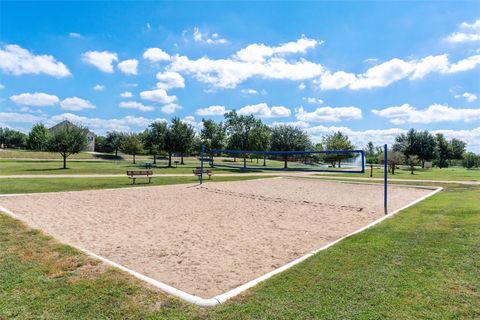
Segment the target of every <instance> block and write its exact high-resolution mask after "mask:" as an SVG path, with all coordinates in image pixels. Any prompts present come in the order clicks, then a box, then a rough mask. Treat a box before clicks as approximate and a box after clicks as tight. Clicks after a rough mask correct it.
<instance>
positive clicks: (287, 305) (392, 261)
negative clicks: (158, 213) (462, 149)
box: [0, 185, 480, 319]
mask: <svg viewBox="0 0 480 320" xmlns="http://www.w3.org/2000/svg"><path fill="white" fill-rule="evenodd" d="M479 194H480V189H479V188H478V187H470V186H455V185H453V186H447V187H446V191H445V192H442V193H440V194H438V195H436V196H435V197H433V198H430V199H428V200H426V201H424V202H422V203H420V204H419V205H416V206H414V207H412V208H410V209H407V210H406V211H404V212H403V213H402V214H400V215H398V216H396V217H395V218H393V219H390V220H387V221H385V222H383V223H381V224H380V225H378V226H376V227H374V228H372V229H370V230H367V231H366V232H364V233H361V234H358V235H356V236H353V237H351V238H349V239H347V240H345V241H343V242H342V243H340V244H338V245H336V246H334V247H332V248H330V249H328V250H326V251H322V252H320V253H319V254H317V255H315V256H314V257H313V258H311V259H309V260H307V261H305V262H303V263H301V264H299V265H297V266H296V267H294V268H293V269H290V270H288V271H286V272H284V273H282V274H280V275H277V276H275V277H273V278H272V279H270V280H269V281H267V282H264V283H262V284H260V285H259V286H257V287H255V288H254V289H252V290H250V291H248V293H247V294H246V295H243V296H242V297H239V298H236V299H234V301H232V302H229V303H227V304H225V305H222V306H219V307H215V308H213V309H201V308H197V307H194V306H190V305H188V304H185V303H183V302H180V301H179V300H177V299H174V298H171V297H168V296H166V295H164V294H163V293H160V292H155V291H153V290H151V289H148V288H145V287H144V286H143V285H141V284H140V282H138V281H136V280H133V279H131V278H130V277H128V276H126V275H124V274H123V273H121V272H119V271H117V270H113V269H111V268H107V267H104V266H103V265H101V264H99V263H97V262H96V261H94V260H92V259H90V258H88V257H86V256H85V255H84V254H82V253H79V252H78V251H76V250H74V249H72V248H70V247H68V246H65V245H61V244H59V243H57V242H56V241H55V240H53V239H51V238H50V237H47V236H45V235H43V234H42V233H41V232H39V231H35V230H31V229H29V228H27V227H26V226H24V225H23V224H22V223H20V222H18V221H15V220H13V219H11V218H9V217H7V216H5V215H0V226H1V227H0V278H1V279H2V281H0V318H8V319H11V318H17V319H27V318H62V319H78V318H110V319H125V318H128V319H192V318H197V319H419V318H421V319H476V318H479V317H480V277H478V274H479V271H480V261H479V260H478V259H477V257H478V256H479V255H480V246H479V245H478V244H479V239H480V202H479V201H478V197H479Z"/></svg>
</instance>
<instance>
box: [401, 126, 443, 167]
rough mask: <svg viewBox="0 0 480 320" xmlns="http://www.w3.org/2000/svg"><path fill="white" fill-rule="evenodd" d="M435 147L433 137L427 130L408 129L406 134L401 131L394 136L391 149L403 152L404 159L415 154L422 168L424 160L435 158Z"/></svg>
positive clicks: (410, 157)
mask: <svg viewBox="0 0 480 320" xmlns="http://www.w3.org/2000/svg"><path fill="white" fill-rule="evenodd" d="M435 147H436V141H435V137H434V136H433V135H432V134H430V133H429V132H428V131H416V130H415V129H410V130H409V131H408V132H407V133H406V134H403V133H402V134H400V135H399V136H397V137H396V138H395V143H394V144H393V147H392V149H393V150H394V151H399V152H401V153H403V155H404V156H405V158H406V159H414V158H413V157H414V156H415V157H416V159H417V161H420V162H421V163H422V168H424V167H425V162H426V161H431V160H433V159H435V155H436V152H435ZM412 170H413V166H412Z"/></svg>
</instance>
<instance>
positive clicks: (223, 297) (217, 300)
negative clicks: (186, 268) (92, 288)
mask: <svg viewBox="0 0 480 320" xmlns="http://www.w3.org/2000/svg"><path fill="white" fill-rule="evenodd" d="M413 187H415V186H413ZM113 190H117V189H113ZM442 190H443V188H442V187H437V188H435V189H434V191H432V192H430V193H429V194H427V195H425V196H423V197H420V198H418V199H416V200H415V201H413V202H411V203H409V204H407V205H406V206H403V207H401V208H400V209H397V210H395V211H393V212H391V213H389V214H387V215H385V216H383V217H381V218H379V219H377V220H375V221H373V222H371V223H369V224H367V225H366V226H363V227H361V228H360V229H357V230H355V231H353V232H351V233H349V234H347V235H345V236H343V237H341V238H339V239H337V240H335V241H333V242H330V243H328V244H326V245H324V246H323V247H320V248H318V249H316V250H314V251H311V252H309V253H307V254H305V255H303V256H302V257H300V258H298V259H296V260H293V261H291V262H289V263H287V264H285V265H283V266H281V267H279V268H277V269H275V270H272V271H270V272H268V273H266V274H264V275H262V276H260V277H258V278H256V279H253V280H251V281H249V282H247V283H245V284H243V285H241V286H238V287H236V288H234V289H232V290H229V291H227V292H224V293H222V294H219V295H217V296H215V297H213V298H209V299H204V298H201V297H198V296H195V295H192V294H189V293H187V292H184V291H182V290H179V289H177V288H174V287H172V286H169V285H168V284H165V283H163V282H160V281H158V280H155V279H153V278H150V277H148V276H146V275H144V274H141V273H139V272H137V271H134V270H132V269H129V268H127V267H125V266H123V265H121V264H118V263H116V262H114V261H112V260H109V259H107V258H105V257H102V256H99V255H97V254H95V253H93V252H90V251H89V250H86V249H83V248H81V247H78V246H75V245H71V244H69V245H70V246H72V247H74V248H76V249H78V250H80V251H82V252H84V253H86V254H88V255H90V256H92V257H94V258H96V259H98V260H101V261H103V262H105V263H107V264H109V265H111V266H113V267H116V268H119V269H120V270H123V271H125V272H127V273H129V274H131V275H132V276H134V277H136V278H138V279H140V280H142V281H145V282H147V283H148V284H150V285H152V286H154V287H156V288H158V289H160V290H162V291H164V292H166V293H168V294H171V295H173V296H175V297H178V298H180V299H183V300H185V301H187V302H190V303H193V304H195V305H198V306H201V307H212V306H216V305H218V304H221V303H224V302H225V301H227V300H229V299H231V298H233V297H235V296H237V295H239V294H240V293H242V292H244V291H246V290H247V289H250V288H252V287H254V286H255V285H257V284H258V283H260V282H262V281H265V280H267V279H269V278H271V277H273V276H274V275H276V274H278V273H281V272H283V271H285V270H288V269H290V268H292V267H293V266H295V265H297V264H299V263H300V262H302V261H304V260H306V259H308V258H310V257H311V256H313V255H315V254H316V253H318V252H320V251H322V250H325V249H328V248H330V247H331V246H333V245H335V244H337V243H339V242H340V241H343V240H344V239H346V238H349V237H351V236H353V235H355V234H357V233H360V232H362V231H364V230H366V229H368V228H370V227H373V226H374V225H376V224H378V223H380V222H382V221H383V220H386V219H389V218H391V217H393V216H394V215H395V214H397V213H399V212H400V211H402V210H405V209H407V208H409V207H411V206H413V205H415V204H417V203H419V202H421V201H423V200H425V199H427V198H429V197H431V196H433V195H434V194H436V193H438V192H440V191H442ZM33 194H38V193H33ZM22 195H28V194H22ZM3 196H14V195H3ZM0 211H3V212H5V213H6V214H7V215H9V216H11V217H12V218H14V219H17V220H20V221H23V220H22V219H21V218H20V217H19V216H18V215H16V214H15V213H13V212H12V211H10V210H8V209H6V208H4V207H2V206H0ZM23 222H24V223H26V222H25V221H23ZM27 224H28V223H27Z"/></svg>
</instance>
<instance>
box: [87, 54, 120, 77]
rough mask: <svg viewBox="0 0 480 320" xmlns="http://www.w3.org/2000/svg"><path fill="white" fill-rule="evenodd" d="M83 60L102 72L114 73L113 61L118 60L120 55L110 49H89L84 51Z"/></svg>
mask: <svg viewBox="0 0 480 320" xmlns="http://www.w3.org/2000/svg"><path fill="white" fill-rule="evenodd" d="M82 61H83V62H85V63H87V64H91V65H92V66H95V67H97V68H98V70H100V71H102V72H106V73H113V62H114V61H118V57H117V54H116V53H113V52H109V51H87V52H85V53H82Z"/></svg>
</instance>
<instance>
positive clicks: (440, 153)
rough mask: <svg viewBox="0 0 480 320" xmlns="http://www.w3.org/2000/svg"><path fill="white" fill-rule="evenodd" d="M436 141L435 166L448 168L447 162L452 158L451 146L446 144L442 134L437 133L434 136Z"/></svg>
mask: <svg viewBox="0 0 480 320" xmlns="http://www.w3.org/2000/svg"><path fill="white" fill-rule="evenodd" d="M435 140H436V153H437V159H436V165H437V166H438V167H439V168H440V169H441V168H447V167H448V160H449V159H450V158H451V157H452V148H451V144H450V143H448V141H447V139H445V136H444V135H443V134H442V133H437V134H436V136H435Z"/></svg>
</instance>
